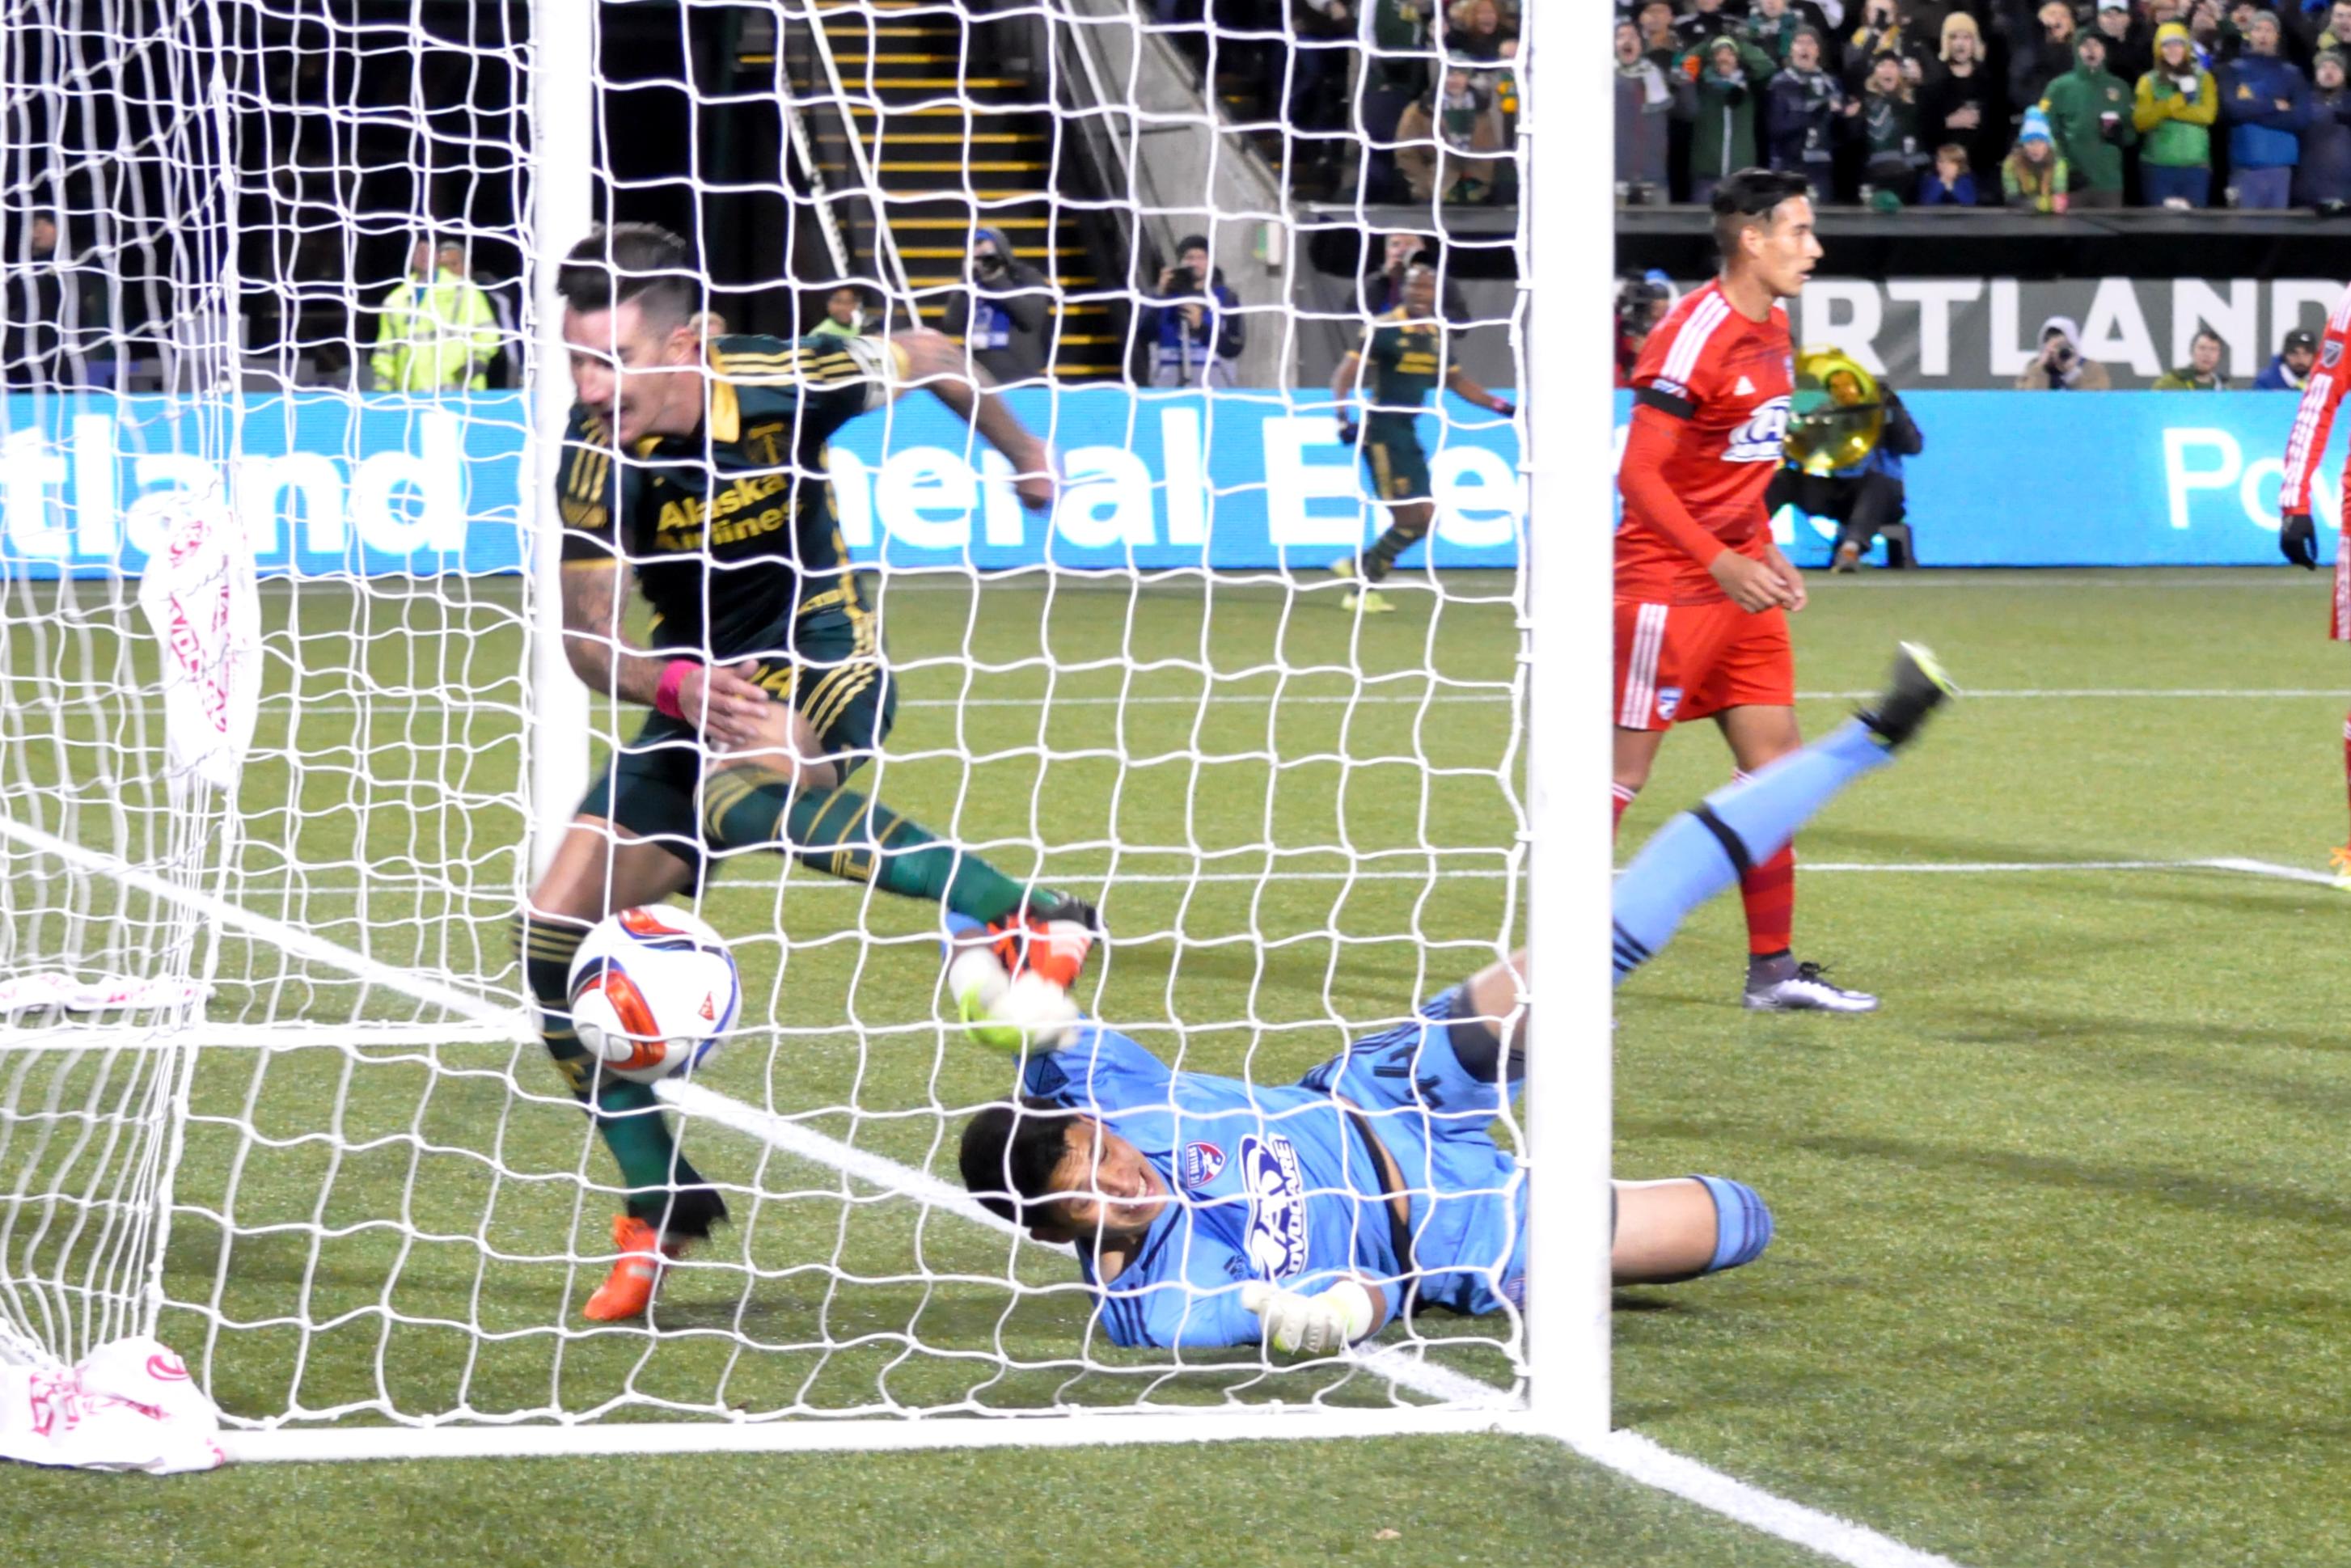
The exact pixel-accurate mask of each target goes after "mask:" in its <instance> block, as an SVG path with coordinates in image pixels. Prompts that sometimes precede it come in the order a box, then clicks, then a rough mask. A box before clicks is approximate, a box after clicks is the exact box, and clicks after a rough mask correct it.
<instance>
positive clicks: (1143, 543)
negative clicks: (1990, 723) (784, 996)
mask: <svg viewBox="0 0 2351 1568" xmlns="http://www.w3.org/2000/svg"><path fill="white" fill-rule="evenodd" d="M1906 401H1907V402H1908V404H1909V406H1910V408H1911V411H1912V413H1914V414H1915V415H1916V416H1917V421H1918V423H1919V426H1920V428H1921V430H1922V431H1923V432H1924V434H1925V436H1926V442H1927V447H1926V451H1925V452H1924V453H1923V454H1922V455H1919V456H1917V457H1915V458H1912V459H1910V460H1909V461H1908V463H1907V474H1906V480H1907V486H1908V492H1909V514H1910V520H1911V522H1912V525H1913V527H1914V528H1915V530H1916V533H1917V548H1918V554H1919V558H1920V559H1921V560H1923V561H1925V562H1926V563H1927V564H1928V565H1932V566H2219V565H2268V564H2270V563H2272V562H2273V561H2275V560H2276V559H2278V558H2277V554H2276V538H2275V536H2276V529H2277V513H2276V507H2277V490H2278V482H2279V477H2280V473H2281V468H2282V461H2281V460H2282V458H2283V453H2284V447H2285V438H2286V434H2287V432H2288V430H2289V429H2290V428H2291V426H2292V424H2293V422H2294V403H2295V400H2294V395H2293V394H2292V393H2286V392H2229V393H2226V394H2223V395H2220V396H2217V397H2215V396H2194V395H2189V394H2184V393H2171V392H2101V393H2096V394H2092V395H2062V394H2047V393H2022V392H1917V393H1915V394H1913V395H1911V396H1910V397H1909V398H1908V399H1907V400H1906ZM1011 402H1012V404H1013V407H1014V408H1015V410H1016V411H1017V412H1018V413H1019V414H1020V416H1021V418H1022V419H1023V420H1024V421H1026V422H1027V423H1029V425H1030V426H1031V427H1032V428H1034V429H1037V430H1040V431H1043V432H1046V433H1048V434H1049V435H1050V439H1051V440H1052V442H1053V444H1054V446H1055V449H1056V450H1057V451H1058V452H1059V453H1060V454H1061V463H1062V467H1063V471H1064V476H1065V478H1066V481H1067V483H1066V486H1065V487H1064V491H1063V494H1062V497H1061V501H1060V503H1059V504H1058V505H1057V507H1055V509H1054V512H1053V515H1052V516H1051V517H1050V518H1047V517H1040V516H1035V515H1031V514H1029V512H1027V511H1025V510H1024V509H1023V508H1022V507H1020V505H1019V502H1018V501H1017V500H1016V499H1015V498H1014V497H1013V495H1012V491H1011V486H1010V484H1009V482H1008V466H1007V465H1005V464H1004V462H1003V461H1002V459H1000V458H999V457H998V456H997V455H995V454H994V453H993V452H990V451H988V450H987V448H986V447H985V446H984V445H982V444H979V443H978V442H977V441H976V440H975V438H974V437H973V436H972V434H971V433H970V432H969V431H968V430H967V429H966V428H965V427H964V426H963V424H962V423H960V422H959V421H957V420H956V418H955V417H954V416H953V415H951V414H949V413H947V412H946V409H945V408H943V407H941V406H940V405H939V404H938V403H937V402H935V400H933V399H930V398H927V397H921V396H915V397H910V398H907V399H905V400H904V401H903V402H899V403H897V404H896V405H894V406H893V408H891V409H889V410H887V411H885V412H883V413H875V414H869V415H867V416H865V417H864V418H862V419H860V420H858V421H856V422H855V423H852V424H851V425H849V426H848V427H846V428H845V429H843V430H842V431H841V434H840V435H839V436H838V437H837V438H836V439H835V441H834V444H833V449H832V465H833V478H834V484H835V489H836V495H837V497H838V501H839V505H840V511H841V528H842V532H843V534H844V535H845V536H846V538H847V539H848V542H849V545H850V548H851V550H852V553H853V554H854V555H856V556H857V557H858V558H859V559H862V560H866V561H887V562H889V563H891V564H893V565H897V566H905V567H923V566H948V565H956V564H962V563H966V562H968V563H969V564H971V565H973V566H977V567H979V568H981V569H984V570H995V569H1002V568H1011V567H1021V566H1030V565H1035V564H1037V563H1040V562H1042V561H1048V560H1050V561H1052V562H1054V563H1056V564H1059V565H1062V566H1069V567H1078V568H1111V567H1129V566H1131V567H1137V568H1142V569H1144V570H1165V569H1171V568H1185V567H1190V568H1198V567H1200V566H1202V565H1207V566H1209V567H1215V568H1223V569H1234V570H1238V569H1250V568H1266V567H1271V566H1276V565H1281V564H1288V565H1292V566H1320V565H1322V564H1323V563H1324V562H1326V561H1328V560H1330V559H1335V558H1336V557H1338V556H1339V555H1341V554H1343V553H1344V552H1345V551H1346V550H1348V549H1353V548H1354V547H1355V546H1357V545H1358V544H1360V543H1361V542H1362V541H1363V540H1364V539H1366V538H1370V537H1372V536H1373V535H1374V533H1375V532H1376V530H1377V529H1378V528H1380V527H1381V526H1383V524H1384V515H1383V514H1382V513H1380V512H1379V511H1378V509H1377V508H1376V507H1374V504H1373V502H1372V499H1371V497H1370V496H1369V494H1368V491H1367V486H1366V481H1365V476H1364V471H1363V467H1362V465H1361V464H1360V463H1359V462H1357V461H1356V459H1355V457H1354V455H1353V453H1352V452H1350V451H1349V450H1348V449H1346V448H1344V447H1342V446H1340V445H1338V444H1337V443H1336V439H1335V434H1336V432H1335V426H1334V424H1333V423H1332V418H1331V416H1330V414H1329V413H1328V412H1327V406H1328V405H1327V402H1324V401H1323V400H1321V399H1318V398H1317V397H1316V396H1315V395H1314V394H1311V393H1291V394H1284V393H1280V392H1220V393H1218V394H1217V396H1216V397H1214V398H1213V399H1209V398H1203V397H1200V396H1198V395H1196V394H1186V393H1155V392H1133V391H1130V390H1127V389H1124V388H1119V387H1078V388H1071V389H1068V390H1066V391H1061V392H1043V391H1034V392H1016V393H1014V394H1012V398H1011ZM1627 417H1629V404H1628V403H1627V402H1625V400H1624V399H1622V398H1621V397H1620V399H1619V401H1618V407H1617V419H1618V421H1619V424H1618V431H1617V434H1618V438H1619V440H1620V441H1621V439H1622V435H1623V423H1622V422H1623V421H1624V420H1625V419H1626V418H1627ZM527 418H528V403H527V402H526V400H525V399H524V398H523V397H522V396H521V395H519V394H517V393H489V394H479V395H475V396H472V397H453V398H447V399H416V398H403V397H398V396H378V395H371V396H358V397H354V396H347V395H342V394H337V393H297V394H292V395H287V396H255V397H247V398H246V399H243V400H242V401H240V402H237V403H235V405H234V406H233V407H232V406H229V405H223V404H217V403H215V404H198V403H194V402H186V401H183V400H176V399H172V398H164V397H138V396H132V397H121V398H113V397H105V396H93V397H87V398H58V397H32V396H25V395H16V396H8V397H5V398H0V573H5V574H8V575H17V576H23V575H32V576H50V575H54V574H56V573H57V572H58V571H60V570H66V571H75V572H81V573H99V572H105V571H109V570H122V571H124V572H126V573H129V574H131V575H136V574H137V572H138V571H139V570H140V569H141V566H142V564H143V563H144V561H145V559H146V556H147V552H148V551H149V550H150V549H152V548H153V546H154V543H155V540H156V537H157V534H158V530H159V528H161V526H162V523H161V520H160V513H161V511H162V502H163V500H164V499H166V498H168V497H170V496H171V495H172V493H173V492H175V491H178V490H182V489H189V488H194V489H203V488H206V487H209V486H220V485H222V484H223V482H224V478H225V477H226V478H231V479H233V480H234V483H233V484H232V485H230V486H228V490H227V493H228V494H230V495H231V496H233V497H234V498H235V505H236V507H237V508H238V510H239V512H240V513H241V514H242V516H243V517H244V519H245V522H246V528H247V531H248V533H249V535H250V537H251V538H252V539H253V541H254V547H255V550H256V557H257V559H259V561H260V564H261V568H262V570H263V571H264V572H265V573H266V574H269V575H287V574H292V575H297V576H304V577H318V576H336V577H340V576H351V575H377V574H384V573H397V574H408V575H415V576H434V575H438V574H440V573H443V572H450V571H463V572H499V571H513V570H518V569H519V568H520V567H521V566H522V564H523V561H524V559H525V551H524V549H523V545H522V539H521V533H520V517H521V501H522V486H523V485H524V484H525V483H526V479H525V476H524V472H523V462H522V459H523V454H524V424H525V422H526V420H527ZM1420 423H1421V438H1422V442H1423V444H1425V445H1426V447H1427V448H1428V451H1429V458H1430V461H1429V467H1430V477H1431V480H1432V487H1433V489H1434V492H1435V495H1436V497H1437V503H1438V520H1437V532H1436V536H1435V538H1434V539H1433V541H1432V544H1431V546H1430V547H1429V548H1432V549H1434V550H1435V552H1436V559H1437V564H1438V565H1440V566H1447V567H1508V566H1512V565H1515V564H1516V562H1517V559H1518V553H1519V552H1518V538H1519V530H1520V523H1521V521H1522V519H1523V516H1524V512H1523V507H1522V502H1521V492H1520V486H1519V482H1518V476H1517V472H1516V465H1517V458H1518V453H1517V442H1516V439H1515V435H1514V433H1513V431H1512V430H1511V428H1510V425H1509V424H1507V423H1503V422H1501V421H1499V420H1497V419H1495V418H1493V417H1492V416H1491V415H1489V414H1487V413H1483V412H1482V411H1480V410H1476V409H1472V408H1470V407H1468V405H1467V404H1464V403H1461V402H1454V401H1450V400H1448V405H1447V410H1446V418H1445V419H1444V420H1443V421H1440V420H1439V419H1438V418H1437V416H1436V415H1435V414H1434V413H1432V414H1429V415H1427V416H1425V417H1424V418H1423V419H1422V420H1421V422H1420ZM205 454H210V455H205ZM224 469H226V470H228V471H229V472H228V473H227V474H226V475H225V474H224ZM2340 473H2341V470H2340V464H2339V460H2329V461H2327V462H2325V463H2323V464H2322V465H2321V472H2320V476H2319V480H2318V483H2317V484H2315V485H2314V486H2313V497H2314V502H2315V504H2316V507H2317V515H2318V518H2319V521H2320V525H2321V530H2320V531H2321V543H2322V547H2323V548H2324V549H2325V550H2326V551H2327V553H2329V554H2330V555H2331V554H2332V552H2333V549H2334V548H2335V539H2336V537H2337V532H2338V529H2339V528H2340V525H2341V518H2340V517H2339V516H2338V512H2339V509H2340V502H2341V495H2342V489H2341V484H2340ZM1777 528H1778V531H1779V535H1780V541H1781V543H1782V547H1783V548H1785V549H1788V550H1789V551H1790V553H1791V555H1792V557H1793V558H1794V559H1797V560H1798V561H1799V562H1800V563H1805V564H1811V563H1813V562H1816V561H1819V560H1823V559H1826V555H1827V550H1828V546H1829V540H1830V539H1831V538H1833V536H1834V528H1833V526H1831V525H1822V524H1814V523H1813V522H1811V521H1810V520H1808V519H1803V518H1799V517H1782V518H1781V519H1779V520H1778V524H1777ZM1419 553H1420V552H1419V551H1418V550H1415V551H1413V552H1411V553H1409V554H1407V555H1406V556H1405V563H1406V564H1408V565H1409V564H1416V563H1417V560H1418V559H1419Z"/></svg>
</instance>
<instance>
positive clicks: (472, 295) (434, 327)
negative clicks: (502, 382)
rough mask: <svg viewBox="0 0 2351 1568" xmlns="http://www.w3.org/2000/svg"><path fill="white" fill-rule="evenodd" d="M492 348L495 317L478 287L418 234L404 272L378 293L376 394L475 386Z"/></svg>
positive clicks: (485, 373)
mask: <svg viewBox="0 0 2351 1568" xmlns="http://www.w3.org/2000/svg"><path fill="white" fill-rule="evenodd" d="M497 351H498V317H497V312H496V310H494V309H493V308H491V306H490V297H489V296H488V294H486V293H485V292H484V291H483V289H482V287H481V285H479V284H477V283H475V282H474V281H473V280H472V279H471V278H468V277H461V276H460V275H458V274H457V273H455V272H453V271H451V270H450V269H449V268H447V267H443V266H441V265H439V261H438V253H437V251H436V249H435V247H434V244H433V242H432V241H431V240H430V239H420V240H418V241H417V242H416V249H415V250H414V252H413V254H412V255H411V256H410V259H409V264H408V276H407V277H404V278H402V280H401V281H400V282H399V283H398V284H397V285H395V286H394V287H393V288H392V292H391V293H390V294H389V295H387V296H385V297H384V301H383V310H382V314H381V317H380V318H379V319H378V323H377V326H376V333H375V354H374V357H373V358H372V359H371V360H370V361H368V365H369V369H370V370H371V371H373V372H374V376H375V390H376V391H378V392H465V391H469V390H470V391H474V392H481V391H484V390H486V388H487V387H488V386H489V384H490V376H489V368H490V360H491V358H492V357H493V356H494V355H496V353H497Z"/></svg>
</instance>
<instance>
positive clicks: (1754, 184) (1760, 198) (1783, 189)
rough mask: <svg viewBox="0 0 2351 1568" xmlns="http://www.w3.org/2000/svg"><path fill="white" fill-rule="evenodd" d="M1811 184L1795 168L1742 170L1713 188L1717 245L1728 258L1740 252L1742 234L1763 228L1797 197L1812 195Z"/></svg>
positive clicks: (1715, 244)
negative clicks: (1786, 203) (1782, 207)
mask: <svg viewBox="0 0 2351 1568" xmlns="http://www.w3.org/2000/svg"><path fill="white" fill-rule="evenodd" d="M1812 193H1813V187H1812V183H1811V182H1810V181H1808V180H1806V179H1805V178H1804V176H1803V175H1802V174H1800V173H1798V172H1795V171H1794V170H1793V169H1741V170H1740V171H1739V172H1737V173H1735V174H1731V175H1729V176H1728V177H1727V178H1725V179H1724V180H1723V181H1722V182H1721V183H1719V184H1717V185H1716V186H1715V188H1714V246H1715V249H1717V250H1719V251H1720V252H1721V253H1722V258H1723V259H1724V260H1725V261H1728V260H1729V259H1730V258H1731V257H1732V256H1737V255H1738V254H1739V236H1740V233H1741V232H1742V231H1744V230H1746V229H1750V228H1761V227H1764V226H1766V225H1769V224H1770V223H1771V214H1773V213H1775V212H1778V211H1779V210H1780V204H1781V203H1782V202H1784V201H1787V200H1789V199H1790V198H1792V197H1795V196H1807V197H1808V196H1810V195H1811V194H1812Z"/></svg>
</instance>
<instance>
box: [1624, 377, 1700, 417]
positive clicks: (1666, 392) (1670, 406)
mask: <svg viewBox="0 0 2351 1568" xmlns="http://www.w3.org/2000/svg"><path fill="white" fill-rule="evenodd" d="M1633 401H1634V402H1636V403H1638V404H1640V405H1641V406H1642V407H1644V408H1654V409H1656V411H1657V412H1658V413H1670V414H1672V415H1673V416H1674V417H1675V418H1676V419H1687V418H1689V417H1690V415H1692V414H1694V413H1697V412H1698V404H1697V403H1695V402H1691V401H1690V398H1689V395H1688V393H1687V391H1686V390H1685V389H1684V388H1683V387H1682V386H1681V385H1680V384H1679V383H1678V382H1650V383H1649V384H1648V385H1647V386H1645V387H1636V388H1635V389H1634V392H1633Z"/></svg>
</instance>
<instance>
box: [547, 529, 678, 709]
mask: <svg viewBox="0 0 2351 1568" xmlns="http://www.w3.org/2000/svg"><path fill="white" fill-rule="evenodd" d="M627 570H628V568H627V567H626V566H625V565H623V564H622V562H620V561H618V560H569V561H566V562H564V563H563V655H564V657H565V658H566V659H567V660H569V662H570V664H571V673H572V674H575V675H578V676H579V677H580V680H581V681H582V682H584V683H585V684H586V685H587V687H588V689H589V690H590V691H591V692H605V693H609V694H611V695H613V696H616V697H618V698H620V699H621V700H622V702H632V703H644V704H647V705H650V704H651V703H652V702H653V690H654V688H655V687H657V686H659V685H661V674H662V666H663V664H664V661H663V660H660V659H656V658H654V657H653V655H652V654H651V653H647V652H646V651H645V649H644V647H643V644H641V643H635V642H632V640H631V639H630V637H629V634H628V632H627V630H626V629H625V628H623V627H622V624H621V580H622V575H623V574H624V573H625V572H626V571H627Z"/></svg>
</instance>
